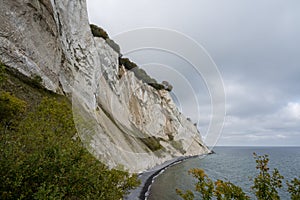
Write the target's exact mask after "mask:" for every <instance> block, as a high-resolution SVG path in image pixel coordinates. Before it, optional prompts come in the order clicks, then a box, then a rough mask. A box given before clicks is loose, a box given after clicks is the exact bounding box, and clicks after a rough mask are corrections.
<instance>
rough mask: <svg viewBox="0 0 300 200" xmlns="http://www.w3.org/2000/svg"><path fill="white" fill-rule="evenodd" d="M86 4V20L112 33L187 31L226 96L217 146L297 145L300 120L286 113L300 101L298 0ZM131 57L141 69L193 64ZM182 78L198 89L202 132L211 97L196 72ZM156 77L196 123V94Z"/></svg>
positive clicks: (141, 0) (155, 0)
mask: <svg viewBox="0 0 300 200" xmlns="http://www.w3.org/2000/svg"><path fill="white" fill-rule="evenodd" d="M88 6H89V16H90V21H91V22H93V23H96V24H99V25H100V26H103V27H104V28H105V29H106V30H107V31H108V32H109V34H110V35H111V36H113V35H115V34H117V33H120V32H123V31H127V30H130V29H134V28H140V27H151V26H152V27H153V26H154V27H162V28H169V29H174V30H177V31H180V32H182V33H184V34H187V35H188V36H190V37H192V38H194V39H195V40H196V41H197V42H198V43H200V44H202V45H203V46H204V47H205V48H206V50H207V51H208V52H209V53H210V55H211V56H212V58H213V59H214V61H215V62H216V64H217V66H218V68H219V70H220V72H221V74H222V77H223V79H224V84H225V88H226V91H227V114H228V117H227V121H226V123H225V127H224V131H223V136H222V137H221V140H220V141H219V145H300V130H299V129H300V125H299V124H300V123H299V122H300V119H298V118H297V117H292V116H291V113H289V112H291V110H289V109H291V107H289V106H291V105H298V104H299V103H300V84H299V83H300V79H299V77H300V56H299V47H300V23H299V22H300V12H299V7H300V1H298V0H278V1H276V2H274V1H272V0H263V1H262V0H246V1H239V0H228V1H217V0H200V1H199V0H189V1H183V0H177V1H174V0H164V1H160V0H152V1H146V0H129V1H121V0H105V1H101V3H100V2H99V1H98V0H88ZM130 57H131V58H132V59H133V60H135V61H136V62H137V63H139V64H144V63H153V62H157V63H160V64H166V65H169V66H172V67H174V68H177V69H179V68H181V69H182V68H184V69H188V68H189V67H190V66H189V64H188V63H186V62H185V61H182V60H180V59H178V58H174V57H173V56H169V55H166V54H160V55H156V54H155V53H153V52H149V51H148V52H140V53H136V54H132V55H130ZM154 71H155V70H154ZM156 71H157V72H159V70H158V69H156ZM153 73H154V72H153ZM181 73H182V74H183V75H184V76H186V77H188V80H189V82H190V83H191V84H192V85H193V88H194V90H195V91H196V92H195V93H196V96H197V98H198V99H199V101H200V105H199V110H200V123H199V127H200V130H201V131H202V132H205V130H207V127H208V123H209V119H210V114H211V113H210V112H211V110H210V97H209V93H208V92H207V89H206V86H205V84H204V83H203V81H202V82H201V81H199V78H198V77H197V76H195V74H194V73H193V71H191V70H186V71H185V70H181ZM154 74H155V73H154ZM160 75H161V77H158V79H168V80H170V82H172V84H173V85H176V89H175V90H174V91H175V92H176V95H178V98H179V99H180V103H181V104H182V107H184V112H185V113H186V115H187V116H189V117H191V118H192V119H193V120H197V117H198V116H197V114H195V112H194V110H195V106H194V103H193V100H192V99H193V95H194V94H190V96H189V95H187V94H186V91H185V90H186V86H184V87H183V86H180V82H177V79H176V76H175V75H174V74H173V75H172V74H170V73H167V74H160ZM176 83H177V84H176ZM293 112H296V113H297V112H299V113H300V111H298V110H297V109H295V110H294V111H293Z"/></svg>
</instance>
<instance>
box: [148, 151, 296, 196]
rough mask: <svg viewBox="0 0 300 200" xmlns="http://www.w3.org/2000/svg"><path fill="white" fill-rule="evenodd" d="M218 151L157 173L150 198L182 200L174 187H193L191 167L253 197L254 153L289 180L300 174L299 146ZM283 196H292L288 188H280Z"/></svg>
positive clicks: (185, 188) (184, 188) (183, 188)
mask: <svg viewBox="0 0 300 200" xmlns="http://www.w3.org/2000/svg"><path fill="white" fill-rule="evenodd" d="M214 151H215V152H216V154H213V155H209V156H206V157H204V158H202V159H200V158H194V159H189V160H187V161H184V162H182V163H180V164H178V165H175V166H172V167H170V168H168V169H167V170H166V171H165V172H164V173H163V174H161V175H160V176H158V177H157V178H156V179H155V181H154V183H153V185H152V187H151V190H150V196H149V197H148V200H169V199H170V200H171V199H172V200H174V199H180V198H178V196H177V195H176V192H175V189H176V188H180V189H182V190H187V189H192V188H194V183H195V180H194V179H193V178H192V177H191V176H190V175H188V173H187V172H188V170H189V169H191V168H202V169H204V170H205V172H206V173H207V174H208V176H209V177H210V178H211V179H213V180H216V179H222V180H229V181H231V182H232V183H234V184H236V185H238V186H240V187H242V188H243V189H244V191H246V193H247V194H248V195H249V196H251V197H253V194H252V193H251V190H250V187H251V185H252V181H249V178H250V177H255V175H256V173H257V171H256V169H255V160H254V159H253V152H256V153H258V154H259V155H263V154H268V155H269V157H270V162H269V166H270V168H271V169H272V168H274V167H276V168H277V169H278V170H279V172H280V173H281V174H282V175H283V176H284V177H285V179H284V185H285V181H286V180H291V179H293V178H294V177H299V176H300V147H215V148H214ZM279 193H280V196H281V199H283V200H284V199H289V194H288V193H287V192H285V189H282V190H280V191H279Z"/></svg>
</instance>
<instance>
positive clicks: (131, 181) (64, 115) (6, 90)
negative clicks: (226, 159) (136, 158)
mask: <svg viewBox="0 0 300 200" xmlns="http://www.w3.org/2000/svg"><path fill="white" fill-rule="evenodd" d="M0 80H1V81H0V85H1V90H0V117H1V118H0V183H1V184H0V199H121V198H122V197H123V196H124V195H125V194H126V193H127V191H128V190H129V189H131V188H134V187H136V186H137V185H138V184H139V181H138V180H137V177H136V175H130V174H129V173H127V172H122V171H117V170H114V169H113V170H109V169H108V168H107V167H106V166H105V165H104V164H102V163H100V162H99V161H98V160H96V159H95V158H94V157H93V156H92V155H90V154H89V153H88V152H87V150H86V149H85V148H84V147H83V146H82V144H81V142H80V140H79V138H78V137H77V136H76V129H75V126H74V122H73V116H72V110H71V105H70V102H69V101H68V99H67V98H66V97H64V96H60V95H57V94H54V93H52V92H50V91H47V90H45V89H43V88H41V87H37V85H36V84H35V83H33V82H32V81H31V79H29V78H26V77H25V76H23V75H21V74H19V73H17V72H15V71H11V70H9V69H5V67H4V66H3V65H1V71H0Z"/></svg>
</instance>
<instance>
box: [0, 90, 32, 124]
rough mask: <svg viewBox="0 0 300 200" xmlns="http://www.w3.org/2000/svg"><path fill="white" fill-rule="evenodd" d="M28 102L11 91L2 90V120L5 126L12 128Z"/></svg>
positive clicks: (0, 110) (0, 115) (0, 95)
mask: <svg viewBox="0 0 300 200" xmlns="http://www.w3.org/2000/svg"><path fill="white" fill-rule="evenodd" d="M26 106H27V104H26V102H25V101H22V100H21V99H19V98H17V97H15V96H14V95H12V94H10V93H9V92H0V122H1V124H2V126H4V128H5V129H6V128H12V125H14V124H15V123H17V122H18V121H19V119H20V117H21V116H22V114H23V113H24V112H25V111H26Z"/></svg>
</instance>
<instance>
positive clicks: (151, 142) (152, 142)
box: [139, 136, 163, 152]
mask: <svg viewBox="0 0 300 200" xmlns="http://www.w3.org/2000/svg"><path fill="white" fill-rule="evenodd" d="M139 139H140V141H141V142H142V143H144V144H145V145H146V146H147V147H148V148H149V149H150V150H151V151H152V152H154V151H158V150H161V149H162V148H163V146H162V145H161V144H160V143H159V142H160V139H159V138H156V137H154V136H152V137H145V138H139Z"/></svg>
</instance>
